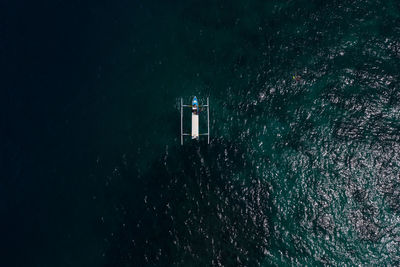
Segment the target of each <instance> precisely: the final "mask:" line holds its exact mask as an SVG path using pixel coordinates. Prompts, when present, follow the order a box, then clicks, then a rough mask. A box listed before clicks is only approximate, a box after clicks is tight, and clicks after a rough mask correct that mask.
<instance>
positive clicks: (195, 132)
mask: <svg viewBox="0 0 400 267" xmlns="http://www.w3.org/2000/svg"><path fill="white" fill-rule="evenodd" d="M184 107H187V108H191V109H192V133H190V134H189V133H184V132H183V108H184ZM202 107H207V133H202V134H201V133H199V113H200V108H202ZM184 135H190V136H191V137H192V139H196V140H199V137H200V135H207V137H208V138H207V143H208V144H209V143H210V106H209V102H208V97H207V105H199V102H198V101H197V97H193V100H192V104H191V105H184V104H183V99H182V98H181V145H183V136H184Z"/></svg>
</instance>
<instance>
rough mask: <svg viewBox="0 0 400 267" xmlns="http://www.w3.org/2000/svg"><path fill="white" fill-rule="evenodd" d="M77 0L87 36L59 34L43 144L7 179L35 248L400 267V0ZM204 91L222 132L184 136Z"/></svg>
mask: <svg viewBox="0 0 400 267" xmlns="http://www.w3.org/2000/svg"><path fill="white" fill-rule="evenodd" d="M68 10H70V12H69V13H68V14H75V15H76V16H74V18H75V19H71V20H68V22H62V23H66V24H65V26H64V27H63V29H64V30H65V29H70V28H71V27H72V26H71V25H73V29H75V30H76V32H79V34H76V32H74V31H73V30H70V31H67V32H65V31H64V33H63V34H67V37H71V38H65V39H64V38H63V37H59V39H56V40H55V41H54V40H53V42H54V43H56V44H59V45H60V46H61V45H65V46H66V48H65V49H60V50H57V52H55V53H56V54H57V55H59V58H61V59H62V60H61V62H62V63H63V64H61V63H57V64H55V65H56V66H62V67H60V68H61V69H60V70H54V71H48V72H45V74H41V75H43V76H40V75H37V76H35V75H32V76H31V77H30V78H29V79H31V80H33V81H34V82H35V84H36V85H38V84H42V83H41V82H42V80H44V81H48V80H47V79H50V81H51V79H54V81H55V82H54V83H51V82H47V83H44V85H42V86H44V88H48V92H52V93H49V94H50V96H49V94H47V93H39V97H37V99H36V98H33V100H32V98H30V100H27V101H26V103H28V104H29V103H34V104H30V105H34V106H35V105H36V104H37V106H39V104H40V107H41V108H40V109H39V111H40V112H39V111H37V109H35V112H36V113H38V114H36V113H34V114H36V115H37V116H35V115H32V117H33V118H36V117H38V118H39V117H40V119H37V122H36V123H33V122H32V125H31V127H32V128H35V129H41V130H37V131H34V132H33V137H30V139H29V141H26V142H27V143H28V142H29V143H30V142H32V143H35V145H30V146H27V145H25V146H24V145H16V144H17V143H18V141H15V140H17V138H18V137H10V138H9V140H11V141H9V145H8V146H7V149H8V150H9V151H14V152H12V153H11V152H10V155H13V156H12V157H11V159H13V160H10V162H12V163H9V164H11V165H10V166H13V167H14V169H15V170H16V171H14V172H12V173H13V174H12V175H14V176H15V177H17V178H16V179H15V180H12V181H11V180H10V181H9V182H8V184H7V185H6V187H3V188H14V189H13V190H14V191H11V192H16V193H15V194H16V196H13V197H14V198H15V199H16V201H15V202H12V203H14V204H12V205H13V206H12V207H13V208H14V209H13V210H14V213H16V215H17V218H25V216H23V214H24V213H23V211H24V210H28V211H29V212H28V214H29V216H26V217H28V218H25V219H24V220H22V219H21V220H19V224H20V226H19V229H22V230H15V233H17V234H15V235H13V234H8V235H7V236H6V240H8V242H10V243H12V244H13V245H12V248H15V250H16V251H24V252H23V253H22V254H23V255H25V257H21V258H20V260H19V261H18V262H21V264H22V263H27V262H31V263H32V262H33V263H35V264H36V263H37V264H36V265H35V266H288V265H289V266H297V265H301V266H314V265H333V266H337V265H392V266H396V265H399V264H400V182H399V181H400V180H399V172H400V142H399V141H400V91H399V86H400V82H399V73H400V41H399V40H400V39H399V38H400V4H399V2H398V1H365V0H362V1H361V0H359V1H357V0H349V1H208V0H206V1H204V0H203V1H195V0H192V1H164V2H161V1H146V2H139V1H138V2H132V3H128V2H124V1H120V2H118V3H115V4H108V5H105V4H100V3H97V2H96V3H92V4H87V5H86V4H85V5H76V6H73V5H72V4H71V7H69V9H68ZM59 12H61V11H59ZM66 14H67V13H66ZM68 17H70V16H69V15H68ZM57 23H58V24H60V25H61V22H60V21H58V22H57ZM58 24H55V25H58ZM62 25H64V24H62ZM49 32H50V31H49ZM57 36H58V35H57ZM60 36H61V35H60ZM74 38H77V39H78V40H79V42H77V41H76V42H75V41H71V40H76V39H74ZM66 40H70V41H66ZM69 42H70V43H69ZM46 44H47V43H46ZM51 44H52V43H51V42H50V43H49V44H48V45H49V46H51ZM67 48H68V49H67ZM29 51H30V50H29ZM64 53H65V54H64ZM61 55H62V56H61ZM71 57H72V59H75V60H72V59H71V60H70V59H69V58H71ZM33 61H34V59H32V62H33ZM72 61H73V63H71V62H72ZM46 62H47V61H45V63H46ZM50 62H52V60H50ZM58 62H59V61H58ZM28 66H29V67H32V69H33V71H34V69H35V68H34V66H36V65H35V64H34V63H30V64H29V65H28ZM53 66H54V65H53ZM45 68H46V69H47V68H49V67H48V65H46V67H45ZM73 70H74V71H73ZM37 72H38V73H41V72H39V71H37ZM38 73H37V74H38ZM46 73H47V74H46ZM46 75H47V76H46ZM50 76H51V77H52V78H49V77H50ZM293 76H295V78H296V77H297V80H296V79H294V78H293ZM46 77H47V79H46ZM29 81H30V80H29ZM62 81H66V83H65V84H64V83H63V82H62ZM54 84H55V85H56V88H58V89H59V91H57V92H59V93H57V92H54V91H52V90H50V88H53V86H54ZM10 88H11V87H10ZM61 92H65V93H61ZM67 92H68V93H67ZM8 94H9V95H10V97H9V99H11V100H10V103H13V104H14V103H15V105H16V106H18V107H19V109H23V110H25V109H27V110H28V111H29V107H30V106H29V105H28V107H25V105H24V104H20V102H18V101H20V100H18V101H17V100H15V99H18V98H17V97H11V95H12V93H11V91H10V92H9V93H8ZM29 95H30V94H29ZM194 95H196V96H197V97H198V98H199V100H200V102H201V101H205V99H206V97H209V98H210V106H211V109H210V127H211V144H210V145H207V141H206V139H202V140H200V141H199V142H197V141H192V140H189V138H188V139H185V145H184V146H180V136H179V131H180V129H179V127H180V113H179V101H180V97H184V99H185V102H186V103H188V102H189V101H190V100H191V97H192V96H194ZM40 96H42V98H41V97H40ZM46 98H47V99H52V101H51V103H53V104H51V106H48V105H47V104H45V103H47V102H46V101H45V99H46ZM31 101H33V102H31ZM22 103H25V102H22ZM42 104H43V105H42ZM20 106H23V107H24V108H25V109H24V108H21V107H20ZM54 111H57V112H54ZM25 113H26V112H25ZM25 113H24V114H25ZM48 114H51V115H48ZM203 114H204V113H203ZM203 114H202V116H204V115H203ZM19 116H20V117H23V116H25V115H19ZM45 116H48V117H45ZM10 121H11V120H10ZM34 122H35V121H34ZM201 122H203V128H202V130H205V128H204V125H205V124H204V117H203V118H202V121H201ZM10 123H11V122H10ZM13 123H14V122H13ZM189 123H190V122H189V120H186V121H185V125H186V126H187V127H189ZM11 125H13V127H14V128H13V129H19V126H16V125H14V124H11ZM38 125H39V126H40V127H38ZM35 126H36V127H35ZM10 132H11V133H12V132H13V131H10ZM21 135H22V134H21ZM10 136H11V134H10ZM23 137H24V136H22V137H21V139H23ZM13 138H15V139H13ZM13 140H14V141H13ZM26 147H28V148H29V150H27V151H31V152H28V154H27V156H25V154H24V153H23V151H25V150H24V149H25V148H26ZM8 150H7V151H8ZM24 157H26V158H24ZM18 170H19V171H18ZM32 174H34V175H32ZM25 176H26V177H30V176H32V177H34V178H35V179H32V180H30V179H27V178H26V180H24V179H25V178H22V177H25ZM28 185H29V186H28ZM6 191H7V190H6V189H4V192H6ZM38 195H39V196H40V197H36V196H38ZM32 199H34V200H32ZM32 206H33V207H34V208H33V209H32ZM10 210H11V208H10ZM10 224H11V223H10ZM32 229H33V230H32ZM11 233H13V232H11ZM32 233H35V234H32ZM15 236H17V237H19V239H27V240H28V239H29V241H28V242H26V245H21V244H19V243H18V242H17V241H15V238H14V237H15ZM54 244H57V246H54ZM27 247H30V248H33V249H29V250H27V249H26V248H27ZM20 253H21V252H15V253H14V254H11V255H19V254H20ZM25 261H26V262H25Z"/></svg>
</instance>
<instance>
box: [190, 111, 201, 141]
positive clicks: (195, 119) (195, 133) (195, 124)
mask: <svg viewBox="0 0 400 267" xmlns="http://www.w3.org/2000/svg"><path fill="white" fill-rule="evenodd" d="M192 139H199V115H196V114H193V113H192Z"/></svg>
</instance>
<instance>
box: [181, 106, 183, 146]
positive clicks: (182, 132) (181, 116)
mask: <svg viewBox="0 0 400 267" xmlns="http://www.w3.org/2000/svg"><path fill="white" fill-rule="evenodd" d="M181 145H183V99H182V98H181Z"/></svg>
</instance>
